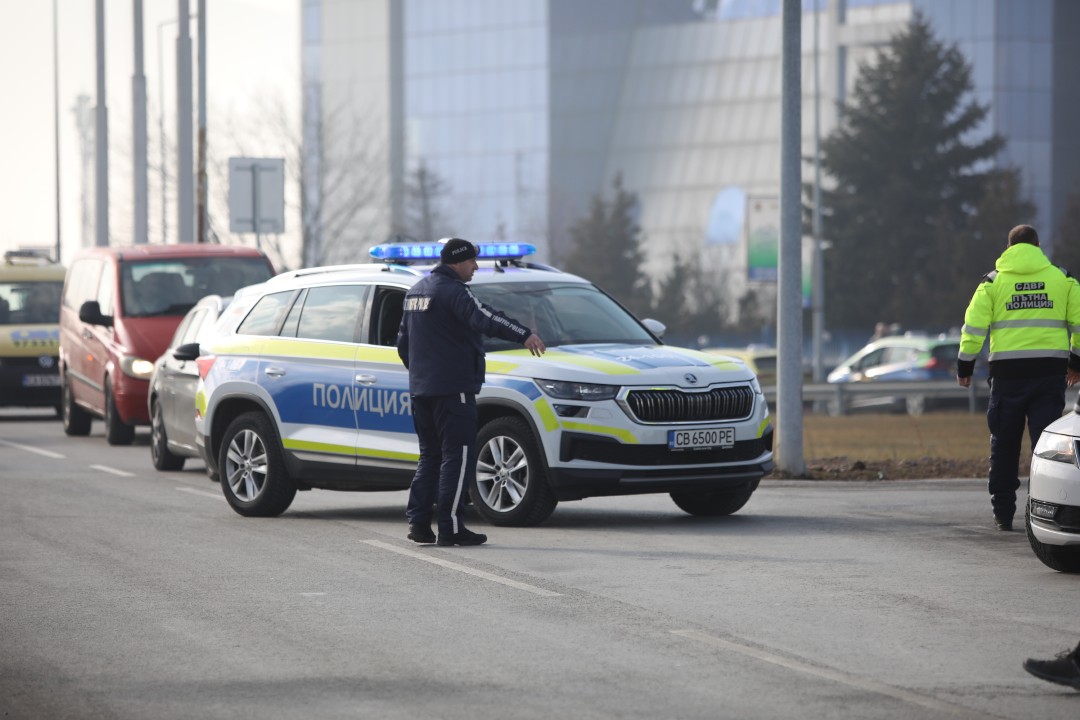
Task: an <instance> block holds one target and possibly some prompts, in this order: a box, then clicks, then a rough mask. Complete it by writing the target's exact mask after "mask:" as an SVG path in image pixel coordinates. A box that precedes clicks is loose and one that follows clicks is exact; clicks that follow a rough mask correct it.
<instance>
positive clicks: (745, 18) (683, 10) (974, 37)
mask: <svg viewBox="0 0 1080 720" xmlns="http://www.w3.org/2000/svg"><path fill="white" fill-rule="evenodd" d="M302 1H303V3H304V8H305V15H304V18H305V28H304V35H303V42H304V71H305V83H306V87H307V88H308V89H309V91H308V92H305V98H306V99H309V100H310V103H309V106H308V107H307V108H305V115H304V117H305V125H306V126H307V127H308V128H309V130H308V133H309V136H310V137H311V139H312V141H313V143H314V144H313V145H311V146H310V147H309V149H308V150H307V154H308V156H309V158H311V161H312V162H316V161H321V162H330V160H331V159H332V158H333V157H334V153H335V150H334V148H333V147H328V146H327V145H326V143H325V142H323V143H322V144H321V145H320V144H319V143H318V142H317V141H318V140H319V138H318V136H317V135H318V134H317V133H315V132H314V131H312V130H310V128H313V127H314V126H315V125H314V123H315V120H316V119H317V118H320V117H322V118H325V117H327V116H328V114H329V113H330V111H331V110H330V109H331V108H336V107H340V106H342V105H344V106H347V107H348V108H350V112H351V113H353V114H354V115H355V116H357V117H362V118H364V119H365V121H364V126H365V127H370V128H372V129H373V134H372V135H371V137H372V142H376V143H378V144H379V145H380V147H383V148H384V149H385V152H384V153H383V154H382V156H380V157H381V159H380V160H379V162H377V163H375V164H374V165H373V167H370V168H364V169H353V170H354V171H355V172H357V173H361V172H363V173H376V174H378V176H379V177H380V178H381V179H382V180H383V185H382V190H381V191H380V192H381V194H377V195H376V196H373V198H372V200H373V201H372V203H371V205H372V207H371V208H369V209H368V211H366V212H365V213H364V214H363V217H362V218H360V219H358V220H357V221H356V223H355V225H354V226H353V227H352V228H351V229H350V231H349V233H348V234H349V236H350V242H349V247H353V248H355V249H356V254H355V255H354V257H360V256H361V253H362V252H363V251H365V250H366V247H367V246H368V245H370V244H372V243H374V242H381V241H383V240H385V238H386V237H387V236H390V235H394V234H399V233H408V234H413V235H416V234H418V230H417V228H418V227H419V226H418V225H417V223H416V222H415V221H414V218H415V216H416V212H417V207H423V208H425V212H426V213H427V217H428V218H429V220H430V222H429V223H428V224H427V225H424V226H423V227H424V228H425V232H430V233H431V234H432V235H433V236H434V237H440V236H444V235H451V234H453V235H460V236H463V237H468V238H471V239H474V240H478V241H483V240H493V239H498V238H514V239H521V240H525V241H529V242H533V243H535V244H537V245H538V246H539V247H540V248H541V256H542V257H541V259H544V260H551V261H558V259H559V257H560V256H561V255H562V253H563V252H565V250H566V249H567V243H568V228H569V227H570V226H571V224H573V223H574V222H575V221H576V220H577V219H579V218H581V217H582V216H583V215H584V214H585V213H586V212H587V211H588V208H589V204H590V202H591V199H592V198H593V197H594V196H595V195H597V194H603V195H605V196H610V193H611V190H612V182H613V179H614V178H615V177H616V176H621V177H622V182H623V186H624V187H625V188H626V189H627V190H629V191H630V192H633V193H635V194H636V195H637V197H638V199H639V206H638V211H639V216H638V221H639V223H640V225H641V227H642V230H643V234H644V236H645V237H646V238H647V241H648V242H647V247H646V252H647V261H648V263H649V269H650V270H651V271H652V272H654V273H655V274H656V275H657V276H660V275H662V274H663V273H665V272H666V271H667V269H668V268H669V267H670V263H671V260H672V258H673V257H674V254H675V252H678V253H679V254H680V255H682V256H683V257H699V258H701V262H703V263H707V264H709V265H715V266H716V267H717V268H718V269H719V268H724V269H730V270H734V271H736V272H732V273H731V274H730V275H729V277H732V278H735V279H736V280H735V285H734V286H733V288H732V291H733V292H734V293H736V294H738V293H740V292H741V290H742V288H740V287H738V282H739V280H738V278H741V279H742V281H743V282H745V280H746V278H747V271H748V270H750V271H753V270H754V268H753V267H752V266H753V262H752V261H751V260H749V259H748V258H749V256H751V255H752V254H753V253H752V252H751V250H750V249H749V248H750V245H751V244H752V238H754V237H757V236H758V234H759V231H760V232H765V231H766V230H767V229H768V227H769V225H770V223H773V224H778V220H776V219H774V216H775V213H776V199H777V197H778V195H779V186H780V106H781V42H782V29H781V16H780V11H781V5H782V2H781V0H587V1H583V0H302ZM802 6H803V11H804V15H803V23H802V38H801V43H802V51H803V58H802V88H803V106H802V119H803V133H802V136H803V154H804V155H809V154H812V151H813V147H814V137H815V127H814V121H815V109H817V110H818V111H819V112H820V133H821V135H822V136H824V135H827V134H828V133H829V132H830V131H831V130H832V129H833V128H835V127H836V124H837V121H838V110H837V104H838V102H839V103H842V102H843V101H844V100H845V99H846V97H847V93H848V92H849V90H850V88H851V87H852V86H853V84H854V79H855V76H856V73H857V71H858V66H859V63H861V62H864V61H866V60H868V59H870V58H871V57H872V55H873V54H874V53H875V52H877V50H878V48H880V47H881V46H882V45H884V44H885V43H886V42H888V40H889V38H890V37H891V36H892V35H893V34H894V33H895V32H897V31H898V30H900V29H901V28H902V27H903V26H904V24H905V23H906V22H907V21H908V20H909V19H910V18H911V15H912V13H913V12H915V11H918V12H921V13H923V14H924V15H925V16H926V17H927V18H928V19H929V20H930V22H931V24H932V25H933V27H934V30H935V33H936V34H937V36H938V37H939V39H941V40H942V41H944V42H946V43H956V44H957V45H958V47H959V48H960V50H961V51H962V52H963V53H964V54H965V56H966V57H967V59H968V61H969V62H970V64H971V66H972V69H973V79H974V83H975V89H974V90H975V98H976V99H977V100H978V101H979V102H981V103H983V104H986V105H988V106H989V107H990V109H991V111H990V115H989V117H988V118H987V120H986V122H985V123H984V127H982V128H980V129H979V131H978V133H980V134H981V133H993V132H997V133H1001V134H1002V135H1004V136H1005V137H1006V138H1007V140H1008V145H1007V147H1006V149H1005V150H1004V151H1003V153H1002V155H1001V157H1000V158H999V162H1000V163H1002V164H1004V165H1015V166H1017V167H1019V168H1020V169H1021V171H1022V176H1023V180H1024V191H1025V192H1026V193H1027V194H1028V196H1029V197H1030V198H1031V199H1032V200H1033V201H1034V203H1035V204H1036V206H1037V210H1038V217H1037V219H1036V223H1037V226H1038V227H1039V229H1040V233H1041V234H1042V235H1043V236H1044V237H1046V238H1047V240H1048V242H1047V244H1048V245H1050V244H1052V238H1053V234H1054V230H1055V229H1056V228H1055V224H1056V222H1057V220H1058V219H1059V218H1060V216H1061V214H1062V212H1063V210H1064V204H1065V198H1066V196H1067V195H1068V193H1070V192H1071V191H1072V190H1073V189H1074V187H1076V186H1077V185H1078V184H1080V183H1078V181H1080V162H1078V160H1080V148H1078V141H1077V140H1076V139H1075V136H1074V134H1073V133H1071V132H1069V124H1070V123H1069V121H1070V120H1071V119H1072V118H1073V117H1075V116H1076V113H1077V111H1078V110H1080V91H1078V90H1077V89H1076V88H1077V83H1076V82H1075V81H1074V80H1073V79H1072V72H1073V68H1075V67H1077V66H1078V65H1077V61H1078V60H1080V57H1078V55H1080V50H1077V49H1076V48H1077V47H1080V44H1077V43H1075V42H1072V40H1071V37H1070V36H1071V35H1073V34H1074V32H1075V31H1076V30H1078V29H1080V3H1077V2H1072V0H899V1H897V0H803V3H802ZM815 50H816V51H817V58H818V62H817V68H818V69H817V72H816V74H815V62H814V58H815ZM815 80H816V82H815ZM815 87H817V88H818V90H817V92H815ZM816 98H817V99H818V100H819V102H818V103H815V99H816ZM421 168H423V169H425V170H426V171H427V172H428V173H429V179H430V178H435V179H436V180H437V182H435V183H431V184H429V185H427V186H426V187H425V186H422V184H418V183H417V182H414V178H416V177H417V170H418V169H421ZM804 170H805V177H806V179H807V180H808V181H809V180H811V179H812V177H813V175H812V172H813V170H812V165H811V164H809V163H807V164H806V167H805V168H804ZM323 174H324V175H325V174H326V173H323ZM1006 231H1007V228H1003V229H1002V234H1003V236H1004V233H1005V232H1006ZM825 234H826V236H827V228H826V230H825ZM424 239H428V238H424ZM343 259H348V258H343ZM582 272H585V270H584V269H583V270H582ZM750 274H751V275H753V272H750ZM758 279H767V273H766V274H765V275H761V276H759V278H758Z"/></svg>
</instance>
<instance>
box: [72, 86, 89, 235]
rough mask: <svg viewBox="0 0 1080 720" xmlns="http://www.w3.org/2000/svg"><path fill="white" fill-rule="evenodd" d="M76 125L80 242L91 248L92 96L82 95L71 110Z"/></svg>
mask: <svg viewBox="0 0 1080 720" xmlns="http://www.w3.org/2000/svg"><path fill="white" fill-rule="evenodd" d="M71 111H72V112H73V113H74V114H75V125H76V126H77V127H78V128H79V160H80V166H79V167H80V171H81V175H80V180H81V183H80V192H79V228H80V231H79V241H80V247H90V245H91V241H90V237H91V235H92V234H93V220H92V215H91V213H90V187H91V184H92V182H93V181H92V178H93V165H94V114H93V112H91V110H90V96H89V95H80V96H79V97H78V98H76V100H75V107H73V108H72V109H71Z"/></svg>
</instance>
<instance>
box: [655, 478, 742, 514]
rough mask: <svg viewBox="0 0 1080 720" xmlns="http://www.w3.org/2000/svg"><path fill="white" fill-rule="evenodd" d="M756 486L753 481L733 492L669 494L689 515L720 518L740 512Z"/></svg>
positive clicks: (695, 491)
mask: <svg viewBox="0 0 1080 720" xmlns="http://www.w3.org/2000/svg"><path fill="white" fill-rule="evenodd" d="M757 486H758V484H757V482H756V481H755V482H752V483H750V484H749V485H746V486H745V487H741V488H738V489H735V490H681V491H678V492H673V493H671V499H672V500H674V501H675V504H676V505H678V506H679V509H680V510H682V511H683V512H687V513H690V514H691V515H697V516H699V517H721V516H724V515H731V514H732V513H735V512H738V511H739V510H741V509H742V506H743V505H745V504H746V503H747V502H748V501H749V500H750V496H751V495H753V494H754V490H756V489H757Z"/></svg>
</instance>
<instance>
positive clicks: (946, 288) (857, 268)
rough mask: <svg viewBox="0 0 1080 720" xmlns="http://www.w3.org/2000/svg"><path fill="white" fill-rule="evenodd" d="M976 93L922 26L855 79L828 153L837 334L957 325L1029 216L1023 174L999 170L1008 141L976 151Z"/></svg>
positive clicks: (826, 200)
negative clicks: (885, 325)
mask: <svg viewBox="0 0 1080 720" xmlns="http://www.w3.org/2000/svg"><path fill="white" fill-rule="evenodd" d="M972 87H973V86H972V81H971V69H970V67H969V66H968V64H967V63H966V61H965V60H964V57H963V55H962V54H961V53H960V51H959V50H958V49H957V48H956V47H955V46H945V45H943V44H942V43H941V42H939V41H938V40H936V39H935V38H934V36H933V33H932V31H931V28H930V25H929V23H928V22H927V21H926V20H925V18H923V16H922V15H920V14H916V15H915V16H914V17H913V18H912V20H911V22H910V24H909V25H908V27H907V28H906V29H904V30H903V31H901V32H900V33H898V34H897V35H895V36H894V37H893V38H892V39H891V40H890V42H889V43H888V45H887V46H886V47H885V48H884V49H883V50H882V52H881V53H880V54H879V55H878V56H877V58H876V60H875V61H874V62H872V63H869V64H864V65H863V66H862V67H861V68H860V75H859V77H858V79H857V80H856V83H855V87H854V91H853V94H852V101H851V102H850V103H849V104H847V105H846V106H844V107H843V108H842V109H841V113H842V115H841V122H840V125H839V127H838V128H837V129H836V130H835V131H834V132H833V133H832V134H831V135H830V136H829V137H828V138H826V139H825V141H824V142H823V143H822V158H821V164H822V169H823V170H824V172H825V173H827V175H828V176H829V179H830V182H831V186H829V187H823V188H822V193H821V200H822V211H823V215H824V225H825V236H826V237H827V238H828V239H829V240H830V241H831V242H832V249H831V250H830V251H829V252H828V253H827V254H826V288H825V291H826V307H828V308H829V314H830V321H831V324H832V325H833V326H834V327H840V328H845V329H862V328H870V327H873V325H874V323H875V322H876V321H879V320H884V321H887V322H898V323H900V324H902V325H903V326H904V327H910V328H922V329H935V328H943V327H947V326H950V325H956V324H957V323H958V322H959V320H958V318H962V317H963V313H964V307H965V306H966V303H967V299H968V298H970V295H971V293H972V291H973V290H974V288H975V284H976V282H977V281H978V278H979V276H981V275H982V273H984V272H987V271H989V270H991V269H993V259H994V258H996V257H997V255H998V254H1000V252H1001V250H1002V248H1003V247H1004V244H1005V243H1004V239H1003V238H1004V236H1005V233H1007V232H1008V229H1009V228H1010V227H1012V226H1013V225H1016V224H1018V223H1020V222H1024V221H1025V219H1027V218H1029V217H1030V216H1031V215H1032V207H1031V205H1030V204H1029V203H1027V202H1026V201H1024V200H1023V199H1022V197H1021V195H1020V183H1019V178H1018V176H1017V173H1016V171H1015V170H1013V169H998V168H995V167H994V166H993V161H994V158H995V157H996V155H997V153H998V152H999V151H1000V150H1001V149H1002V148H1003V147H1004V145H1005V140H1004V139H1003V138H1002V137H1001V136H1000V135H996V134H994V135H991V136H989V137H985V138H983V139H980V140H969V138H970V137H971V134H972V133H973V132H975V131H977V129H978V127H979V124H980V123H981V122H982V120H983V119H984V118H985V117H986V114H987V108H986V106H983V105H979V104H978V103H976V102H975V101H974V100H972V99H970V98H968V95H969V94H970V93H971V90H972ZM991 210H992V211H993V212H992V213H991V212H990V211H991ZM991 215H992V217H991ZM991 222H992V223H994V224H991ZM998 223H1000V224H998Z"/></svg>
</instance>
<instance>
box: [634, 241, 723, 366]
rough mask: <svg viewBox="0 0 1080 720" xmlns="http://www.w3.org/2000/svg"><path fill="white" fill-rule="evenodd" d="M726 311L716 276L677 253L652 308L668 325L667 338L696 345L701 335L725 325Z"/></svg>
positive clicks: (708, 335)
mask: <svg viewBox="0 0 1080 720" xmlns="http://www.w3.org/2000/svg"><path fill="white" fill-rule="evenodd" d="M726 314H727V313H726V312H725V304H724V298H723V296H722V294H721V288H720V286H719V285H718V284H717V282H716V280H715V278H713V277H706V274H705V272H704V271H703V270H702V266H701V263H700V262H694V261H692V260H685V259H683V257H682V256H681V255H679V254H678V253H676V254H675V262H674V264H673V265H672V268H671V272H670V273H668V275H667V276H666V277H665V278H664V279H662V280H661V281H660V285H659V288H658V289H657V292H656V299H655V302H654V304H653V310H652V316H653V317H655V318H656V319H657V320H659V321H661V322H663V323H664V324H665V325H666V326H667V332H666V333H665V338H666V339H667V340H668V341H669V342H672V343H674V344H677V345H696V344H697V342H698V338H700V337H702V336H706V337H710V336H715V335H716V334H718V333H719V332H720V331H721V330H723V329H724V328H725V321H724V318H725V315H726Z"/></svg>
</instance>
